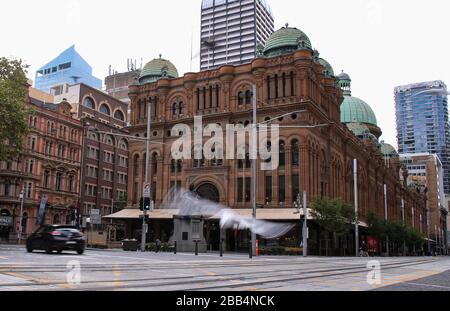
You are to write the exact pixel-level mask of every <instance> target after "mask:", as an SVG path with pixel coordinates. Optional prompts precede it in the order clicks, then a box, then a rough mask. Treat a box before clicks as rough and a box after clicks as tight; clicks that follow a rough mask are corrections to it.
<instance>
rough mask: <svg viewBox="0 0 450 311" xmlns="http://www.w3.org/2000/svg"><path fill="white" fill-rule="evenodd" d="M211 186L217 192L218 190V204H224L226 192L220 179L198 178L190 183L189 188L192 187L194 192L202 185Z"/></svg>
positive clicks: (210, 177)
mask: <svg viewBox="0 0 450 311" xmlns="http://www.w3.org/2000/svg"><path fill="white" fill-rule="evenodd" d="M208 183H209V184H212V185H214V186H215V187H216V188H217V190H219V197H220V202H222V203H223V202H226V201H227V191H226V188H225V185H224V181H223V180H222V179H220V178H219V177H217V176H198V177H196V178H194V179H193V180H192V181H191V183H190V187H192V188H193V189H194V190H196V189H197V188H199V187H200V186H202V185H203V184H208Z"/></svg>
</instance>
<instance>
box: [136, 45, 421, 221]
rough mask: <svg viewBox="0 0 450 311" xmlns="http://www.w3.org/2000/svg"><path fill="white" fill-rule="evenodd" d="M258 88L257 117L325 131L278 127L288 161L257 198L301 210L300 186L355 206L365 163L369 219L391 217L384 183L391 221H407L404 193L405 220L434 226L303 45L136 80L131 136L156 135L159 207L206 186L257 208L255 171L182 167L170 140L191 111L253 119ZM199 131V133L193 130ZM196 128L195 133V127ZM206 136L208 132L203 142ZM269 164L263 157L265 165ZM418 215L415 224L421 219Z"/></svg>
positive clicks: (233, 165) (364, 207) (213, 164)
mask: <svg viewBox="0 0 450 311" xmlns="http://www.w3.org/2000/svg"><path fill="white" fill-rule="evenodd" d="M253 85H256V87H257V93H256V96H257V100H258V122H263V121H264V120H268V119H271V118H277V117H278V116H280V115H284V114H286V113H289V112H295V111H304V112H302V113H298V114H292V115H291V116H287V117H284V118H280V119H278V120H277V121H275V122H273V123H279V124H280V126H300V125H303V126H310V125H319V124H324V125H327V126H324V127H321V128H292V127H289V128H280V136H281V143H280V147H281V148H280V150H283V151H282V152H281V153H280V155H281V158H284V161H283V162H284V164H283V165H280V167H279V168H278V169H277V170H275V171H268V172H264V171H258V173H257V181H256V182H257V185H258V189H257V203H258V204H260V205H263V206H264V207H270V208H289V207H294V201H295V199H296V196H297V194H298V193H299V192H302V191H306V192H307V194H308V199H309V200H312V199H314V198H316V197H321V196H328V197H333V198H338V197H339V198H342V199H344V200H345V201H348V202H353V198H354V194H353V189H354V187H353V168H352V166H353V159H357V160H358V172H359V178H358V183H359V206H360V212H361V220H362V221H364V220H365V219H366V216H367V215H368V213H369V212H375V213H376V214H378V215H379V216H380V217H383V218H384V217H385V212H384V211H385V206H384V189H383V188H384V184H386V185H387V211H388V215H387V218H388V219H399V220H400V219H401V199H402V198H404V200H405V206H406V209H405V211H406V215H405V216H406V219H407V221H408V222H410V223H412V222H413V221H414V222H415V223H416V224H417V228H419V223H420V220H422V224H421V226H420V228H425V225H426V218H425V215H426V208H425V198H424V196H423V195H421V194H417V193H416V192H413V191H409V190H408V189H407V188H406V187H405V184H402V183H401V182H400V176H399V171H400V163H399V160H398V158H397V159H396V158H393V159H392V160H391V161H390V164H389V166H388V165H387V164H386V162H385V159H384V157H383V154H382V153H381V152H380V149H379V148H378V147H377V146H376V145H374V144H372V143H370V142H367V141H363V140H360V139H358V138H357V137H356V136H355V135H354V134H353V133H352V132H351V131H350V130H348V128H347V127H346V126H345V125H343V124H342V123H341V122H340V105H341V103H342V101H343V93H342V91H341V90H340V88H339V87H337V81H336V80H335V78H334V77H331V76H327V75H325V74H324V67H323V66H322V65H320V64H319V63H318V62H316V61H315V60H314V56H313V53H312V51H310V50H306V49H304V50H298V51H296V52H293V53H289V54H286V55H282V56H278V57H274V58H257V59H255V60H253V62H252V63H251V64H247V65H241V66H223V67H221V68H219V69H217V70H212V71H204V72H199V73H187V74H185V75H184V77H181V78H178V79H168V78H164V77H162V78H161V79H160V80H158V81H157V82H154V83H149V84H143V85H137V84H135V85H132V86H130V98H131V111H132V113H131V127H130V133H131V134H132V135H133V136H139V137H147V136H150V137H151V139H152V141H153V142H154V143H153V144H152V145H151V165H150V171H149V174H150V180H151V181H152V183H153V189H154V199H155V201H156V208H158V205H159V204H160V203H161V202H162V200H163V198H164V196H165V194H167V192H168V190H169V189H170V188H171V186H173V185H175V184H178V185H180V186H181V187H184V188H186V189H189V188H191V189H192V188H193V189H196V190H201V188H202V187H203V186H208V187H210V189H211V186H212V188H215V191H210V193H211V192H216V196H217V200H218V201H219V202H220V203H222V204H225V205H227V206H230V207H232V208H250V207H251V205H250V204H251V203H250V197H249V193H250V190H249V189H250V186H249V185H250V184H251V182H252V181H251V170H250V169H249V165H246V163H245V162H246V161H238V160H227V159H225V160H223V161H196V160H192V159H191V160H183V161H182V163H178V164H177V163H174V162H173V161H172V158H171V144H172V143H173V142H174V141H175V140H176V139H178V137H172V136H171V135H170V131H171V129H172V127H173V126H174V125H175V124H178V123H183V124H188V125H189V126H191V129H192V127H193V117H194V116H202V117H203V124H204V125H206V124H210V123H217V124H220V125H221V126H222V127H223V128H224V129H225V125H227V124H237V123H242V124H244V125H246V124H249V123H251V110H252V100H253V99H252V94H251V93H249V92H251V90H252V86H253ZM148 105H151V111H152V115H151V118H152V128H151V133H146V128H147V114H146V111H147V108H148ZM192 130H193V129H192ZM192 132H193V131H192ZM206 140H207V138H205V141H206ZM144 159H145V143H142V142H141V143H139V142H130V169H129V176H130V179H129V184H128V193H129V194H130V196H129V205H130V206H133V208H138V206H137V205H136V204H137V203H138V201H139V198H140V197H141V195H142V184H143V176H144ZM260 162H261V160H258V166H259V164H260ZM413 218H414V220H413Z"/></svg>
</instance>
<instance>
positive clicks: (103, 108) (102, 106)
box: [98, 102, 111, 116]
mask: <svg viewBox="0 0 450 311" xmlns="http://www.w3.org/2000/svg"><path fill="white" fill-rule="evenodd" d="M98 111H99V112H100V113H103V114H106V115H108V116H111V107H109V105H108V104H107V103H106V102H105V103H102V104H100V108H99V109H98Z"/></svg>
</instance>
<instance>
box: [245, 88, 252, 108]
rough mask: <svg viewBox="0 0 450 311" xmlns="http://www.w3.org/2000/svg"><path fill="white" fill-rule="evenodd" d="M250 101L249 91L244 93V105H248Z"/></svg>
mask: <svg viewBox="0 0 450 311" xmlns="http://www.w3.org/2000/svg"><path fill="white" fill-rule="evenodd" d="M251 101H252V92H251V91H246V92H245V104H246V105H250V104H251Z"/></svg>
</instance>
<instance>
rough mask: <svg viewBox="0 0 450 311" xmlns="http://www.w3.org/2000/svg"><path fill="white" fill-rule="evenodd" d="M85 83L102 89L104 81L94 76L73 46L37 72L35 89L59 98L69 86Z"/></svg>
mask: <svg viewBox="0 0 450 311" xmlns="http://www.w3.org/2000/svg"><path fill="white" fill-rule="evenodd" d="M77 83H84V84H86V85H89V86H91V87H93V88H96V89H101V88H102V80H100V79H98V78H96V77H94V76H93V75H92V67H91V66H90V65H89V64H88V63H87V62H86V61H85V60H84V59H83V57H81V55H80V54H78V52H77V51H76V50H75V46H74V45H72V46H71V47H69V48H68V49H67V50H65V51H64V52H62V53H61V54H60V55H58V56H57V57H56V58H55V59H53V60H52V61H50V62H49V63H47V64H46V65H44V66H42V67H41V68H39V69H38V70H37V72H36V78H35V88H36V89H38V90H41V91H44V92H46V93H50V94H52V95H55V96H58V95H60V94H62V93H64V92H66V91H67V90H65V89H64V87H66V86H67V85H72V84H77Z"/></svg>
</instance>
